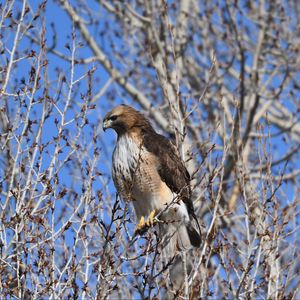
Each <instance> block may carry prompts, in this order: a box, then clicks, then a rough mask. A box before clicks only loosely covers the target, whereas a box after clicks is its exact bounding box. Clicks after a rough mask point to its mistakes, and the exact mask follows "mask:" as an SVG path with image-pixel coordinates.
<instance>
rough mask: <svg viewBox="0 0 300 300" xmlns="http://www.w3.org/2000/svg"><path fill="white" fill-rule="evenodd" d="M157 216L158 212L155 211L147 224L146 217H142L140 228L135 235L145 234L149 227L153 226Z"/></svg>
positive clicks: (150, 215) (137, 228)
mask: <svg viewBox="0 0 300 300" xmlns="http://www.w3.org/2000/svg"><path fill="white" fill-rule="evenodd" d="M155 215H156V210H155V209H153V210H152V211H151V213H150V214H149V216H148V218H147V221H146V222H145V218H144V216H142V217H141V219H140V222H139V224H138V226H137V227H136V230H135V234H142V233H144V232H145V231H146V230H147V229H148V228H149V227H151V226H153V225H154V223H155V219H154V218H155Z"/></svg>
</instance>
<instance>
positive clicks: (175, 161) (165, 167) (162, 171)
mask: <svg viewBox="0 0 300 300" xmlns="http://www.w3.org/2000/svg"><path fill="white" fill-rule="evenodd" d="M144 146H145V148H146V149H147V151H149V152H150V153H152V154H153V155H155V156H156V157H157V160H158V164H157V171H158V173H159V175H160V177H161V180H162V181H164V182H165V183H166V185H167V186H168V187H169V189H170V190H171V191H172V192H174V193H176V194H179V195H180V198H181V199H182V200H183V201H184V203H185V204H186V206H187V209H188V212H189V213H191V214H192V215H193V214H194V207H193V203H192V201H191V188H190V175H189V173H188V171H187V169H186V167H185V166H184V164H183V162H182V160H181V158H180V157H179V155H178V152H177V149H176V147H175V145H173V144H172V143H171V142H170V141H169V140H168V139H167V138H165V137H164V136H162V135H160V134H157V133H155V132H153V131H152V132H144Z"/></svg>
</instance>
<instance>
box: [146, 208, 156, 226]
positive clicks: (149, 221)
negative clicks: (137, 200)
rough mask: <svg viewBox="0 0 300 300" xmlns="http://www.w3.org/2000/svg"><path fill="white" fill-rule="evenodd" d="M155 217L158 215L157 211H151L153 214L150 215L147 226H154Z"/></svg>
mask: <svg viewBox="0 0 300 300" xmlns="http://www.w3.org/2000/svg"><path fill="white" fill-rule="evenodd" d="M155 215H156V211H155V209H153V210H152V211H151V213H150V215H149V217H148V219H147V222H146V225H147V226H148V227H151V226H153V224H154V217H155Z"/></svg>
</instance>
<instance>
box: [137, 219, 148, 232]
mask: <svg viewBox="0 0 300 300" xmlns="http://www.w3.org/2000/svg"><path fill="white" fill-rule="evenodd" d="M145 225H146V223H145V218H144V216H141V219H140V222H139V224H138V226H137V227H136V230H135V231H136V232H139V231H140V230H142V229H143V228H144V227H145Z"/></svg>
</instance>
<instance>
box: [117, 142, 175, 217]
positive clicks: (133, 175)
mask: <svg viewBox="0 0 300 300" xmlns="http://www.w3.org/2000/svg"><path fill="white" fill-rule="evenodd" d="M157 164H158V161H157V158H156V157H155V156H154V155H153V154H152V153H150V152H148V151H147V150H146V149H145V148H144V147H143V145H142V144H141V143H140V142H139V141H138V140H135V139H134V138H130V137H120V138H119V139H118V142H117V145H116V148H115V150H114V154H113V180H114V183H115V186H116V188H117V190H118V193H119V194H120V195H121V196H122V197H123V198H125V200H126V199H128V200H133V204H134V207H135V210H136V213H137V215H138V216H139V215H147V214H148V213H150V212H151V210H153V209H159V208H160V207H161V206H162V205H163V203H164V202H166V203H167V202H169V201H170V199H172V193H171V191H170V190H169V188H168V187H167V186H166V184H165V183H164V182H163V181H162V180H161V178H160V175H159V174H158V171H157Z"/></svg>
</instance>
